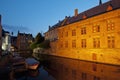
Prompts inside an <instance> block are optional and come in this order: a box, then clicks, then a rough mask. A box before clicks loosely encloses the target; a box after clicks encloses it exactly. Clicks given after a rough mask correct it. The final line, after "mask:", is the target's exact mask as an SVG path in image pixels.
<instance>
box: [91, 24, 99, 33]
mask: <svg viewBox="0 0 120 80" xmlns="http://www.w3.org/2000/svg"><path fill="white" fill-rule="evenodd" d="M96 32H100V25H95V26H93V33H96Z"/></svg>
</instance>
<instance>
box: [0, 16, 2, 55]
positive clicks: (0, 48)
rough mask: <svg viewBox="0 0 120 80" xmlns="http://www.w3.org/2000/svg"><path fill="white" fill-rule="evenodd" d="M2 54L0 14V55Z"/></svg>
mask: <svg viewBox="0 0 120 80" xmlns="http://www.w3.org/2000/svg"><path fill="white" fill-rule="evenodd" d="M1 54H2V25H1V15H0V56H1Z"/></svg>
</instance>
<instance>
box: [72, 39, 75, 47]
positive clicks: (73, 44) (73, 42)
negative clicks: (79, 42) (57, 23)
mask: <svg viewBox="0 0 120 80" xmlns="http://www.w3.org/2000/svg"><path fill="white" fill-rule="evenodd" d="M72 48H76V40H72Z"/></svg>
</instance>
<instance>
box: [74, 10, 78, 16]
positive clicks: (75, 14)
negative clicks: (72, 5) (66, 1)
mask: <svg viewBox="0 0 120 80" xmlns="http://www.w3.org/2000/svg"><path fill="white" fill-rule="evenodd" d="M77 15H78V9H75V11H74V16H75V17H76V16H77Z"/></svg>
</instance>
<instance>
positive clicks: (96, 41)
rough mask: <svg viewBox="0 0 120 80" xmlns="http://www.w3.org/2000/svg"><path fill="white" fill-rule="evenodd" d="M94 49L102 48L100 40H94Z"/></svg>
mask: <svg viewBox="0 0 120 80" xmlns="http://www.w3.org/2000/svg"><path fill="white" fill-rule="evenodd" d="M93 47H94V48H100V38H93Z"/></svg>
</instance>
